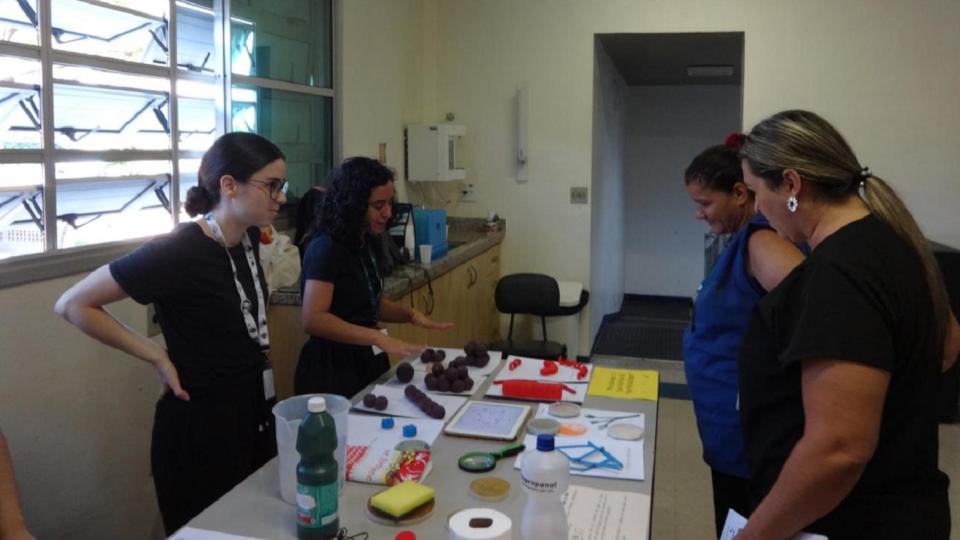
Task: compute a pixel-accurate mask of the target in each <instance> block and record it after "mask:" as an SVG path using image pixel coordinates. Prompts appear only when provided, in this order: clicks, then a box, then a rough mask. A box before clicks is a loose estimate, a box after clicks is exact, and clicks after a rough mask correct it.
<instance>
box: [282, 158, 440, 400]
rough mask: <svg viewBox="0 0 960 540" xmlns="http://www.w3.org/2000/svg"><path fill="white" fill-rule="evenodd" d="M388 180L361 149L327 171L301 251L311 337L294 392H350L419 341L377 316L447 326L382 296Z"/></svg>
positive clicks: (418, 347)
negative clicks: (380, 239)
mask: <svg viewBox="0 0 960 540" xmlns="http://www.w3.org/2000/svg"><path fill="white" fill-rule="evenodd" d="M393 181H394V176H393V171H391V170H390V169H388V168H387V167H385V166H384V165H382V164H381V163H379V162H378V161H376V160H373V159H370V158H365V157H354V158H350V159H347V160H346V161H344V162H343V163H342V164H341V165H340V166H339V167H337V168H336V169H334V170H333V172H332V173H331V176H330V182H329V186H328V187H327V191H326V193H325V194H324V197H323V204H322V207H321V212H320V213H319V214H318V216H317V223H316V225H315V227H314V229H315V230H316V231H317V233H316V236H315V237H314V238H313V240H311V241H310V244H309V246H308V247H307V251H306V253H305V254H304V256H303V274H302V275H301V284H300V288H301V293H302V297H303V311H302V315H301V317H302V321H303V328H304V330H305V331H306V332H307V333H308V334H310V338H309V339H308V340H307V342H306V343H305V344H304V346H303V348H302V349H301V351H300V360H299V361H298V362H297V370H296V374H295V376H294V389H295V391H296V393H297V394H310V393H330V394H339V395H341V396H344V397H347V398H350V397H353V396H354V395H355V394H356V393H357V392H359V391H360V390H362V389H363V388H364V387H366V386H367V385H368V384H370V383H371V382H373V381H374V380H376V378H377V377H379V376H380V375H381V374H383V373H384V372H385V371H387V369H389V367H390V362H389V358H388V356H387V354H396V355H399V356H409V355H411V354H415V353H419V352H420V351H422V350H423V349H424V346H423V345H415V344H410V343H406V342H404V341H401V340H399V339H395V338H392V337H390V336H388V335H387V334H386V333H385V332H381V331H380V330H379V329H378V326H377V325H378V324H379V323H380V322H381V321H384V322H403V323H410V324H413V325H416V326H420V327H423V328H431V329H445V328H449V327H451V326H452V324H451V323H438V322H434V321H431V320H430V319H429V318H427V317H426V316H425V315H424V314H423V313H420V312H419V311H417V310H415V309H412V308H409V307H406V306H403V305H401V304H397V303H394V302H391V301H390V300H388V299H386V298H384V297H383V277H384V276H382V275H381V274H380V265H379V261H378V250H377V249H376V245H375V241H376V240H377V236H378V235H381V234H383V233H384V231H385V230H386V227H387V222H388V221H389V220H390V216H391V209H392V205H393V197H394V188H393Z"/></svg>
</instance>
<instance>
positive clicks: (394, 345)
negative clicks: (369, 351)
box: [374, 334, 427, 358]
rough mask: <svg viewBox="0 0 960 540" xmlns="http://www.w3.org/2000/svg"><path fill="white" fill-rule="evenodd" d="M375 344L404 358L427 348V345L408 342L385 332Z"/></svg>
mask: <svg viewBox="0 0 960 540" xmlns="http://www.w3.org/2000/svg"><path fill="white" fill-rule="evenodd" d="M374 345H376V346H377V347H379V348H380V349H381V350H383V352H385V353H387V354H389V355H393V356H400V357H403V358H406V357H408V356H413V355H415V354H420V353H421V352H423V351H424V349H426V348H427V346H426V345H416V344H413V343H407V342H406V341H403V340H400V339H397V338H394V337H390V336H388V335H386V334H383V335H382V337H381V338H379V339H378V340H377V342H376V343H374Z"/></svg>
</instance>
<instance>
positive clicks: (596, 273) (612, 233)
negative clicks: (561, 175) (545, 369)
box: [581, 41, 630, 354]
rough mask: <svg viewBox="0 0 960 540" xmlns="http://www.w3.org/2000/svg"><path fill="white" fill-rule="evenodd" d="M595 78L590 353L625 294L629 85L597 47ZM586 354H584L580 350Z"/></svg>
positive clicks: (601, 49)
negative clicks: (607, 320)
mask: <svg viewBox="0 0 960 540" xmlns="http://www.w3.org/2000/svg"><path fill="white" fill-rule="evenodd" d="M593 69H594V72H593V73H594V75H593V165H592V174H593V186H592V190H591V191H592V194H591V208H590V212H591V213H590V287H589V289H590V304H589V310H588V311H589V315H590V319H589V335H590V337H591V342H588V343H584V344H583V345H584V346H582V347H581V354H589V351H590V346H591V343H592V338H595V337H596V335H597V331H598V330H599V329H600V323H601V322H603V316H604V315H607V314H609V313H616V312H617V311H619V310H620V304H621V302H622V300H623V292H624V249H625V246H624V227H625V226H626V225H627V224H626V223H625V222H624V207H625V206H626V207H629V204H628V202H629V201H627V200H626V199H625V198H624V168H625V159H624V150H625V142H626V139H627V122H628V119H629V118H630V115H629V114H628V109H627V95H628V88H627V83H626V82H625V81H624V80H623V77H622V76H621V75H620V73H619V72H618V71H617V68H616V66H614V65H613V61H612V60H610V57H609V56H608V55H607V53H606V51H604V49H603V44H602V43H600V41H597V43H596V49H595V60H594V67H593ZM584 350H585V352H584Z"/></svg>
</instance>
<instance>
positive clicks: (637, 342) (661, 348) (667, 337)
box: [593, 318, 687, 360]
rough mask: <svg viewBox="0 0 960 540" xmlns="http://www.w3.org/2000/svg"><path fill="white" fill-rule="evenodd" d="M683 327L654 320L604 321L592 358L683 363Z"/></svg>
mask: <svg viewBox="0 0 960 540" xmlns="http://www.w3.org/2000/svg"><path fill="white" fill-rule="evenodd" d="M686 326H687V323H686V322H682V321H663V320H657V319H653V320H651V319H639V318H636V319H621V320H615V321H606V322H604V323H603V324H602V325H601V326H600V332H599V335H598V336H597V341H596V344H595V345H594V349H593V353H594V354H610V355H615V356H635V357H639V358H659V359H662V360H683V330H684V328H686Z"/></svg>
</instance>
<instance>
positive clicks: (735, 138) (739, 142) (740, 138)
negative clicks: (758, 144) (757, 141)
mask: <svg viewBox="0 0 960 540" xmlns="http://www.w3.org/2000/svg"><path fill="white" fill-rule="evenodd" d="M746 140H747V136H746V135H744V134H743V133H737V132H733V133H731V134H729V135H727V137H726V138H725V139H723V145H724V146H729V147H730V148H733V149H734V150H739V149H740V147H741V146H743V143H744V142H746Z"/></svg>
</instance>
